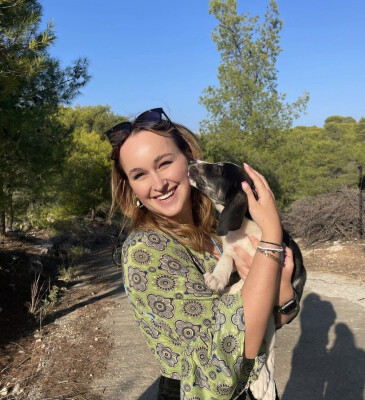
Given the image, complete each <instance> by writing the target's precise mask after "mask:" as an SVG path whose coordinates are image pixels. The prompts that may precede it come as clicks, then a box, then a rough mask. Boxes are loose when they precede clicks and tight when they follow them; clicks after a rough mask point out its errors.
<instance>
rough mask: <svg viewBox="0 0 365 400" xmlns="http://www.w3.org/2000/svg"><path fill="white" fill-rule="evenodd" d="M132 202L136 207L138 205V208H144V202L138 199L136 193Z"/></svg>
mask: <svg viewBox="0 0 365 400" xmlns="http://www.w3.org/2000/svg"><path fill="white" fill-rule="evenodd" d="M132 204H133V206H134V207H136V208H137V207H138V208H142V207H143V204H142V203H141V202H140V200H139V199H138V197H137V196H136V195H135V194H134V195H133V198H132Z"/></svg>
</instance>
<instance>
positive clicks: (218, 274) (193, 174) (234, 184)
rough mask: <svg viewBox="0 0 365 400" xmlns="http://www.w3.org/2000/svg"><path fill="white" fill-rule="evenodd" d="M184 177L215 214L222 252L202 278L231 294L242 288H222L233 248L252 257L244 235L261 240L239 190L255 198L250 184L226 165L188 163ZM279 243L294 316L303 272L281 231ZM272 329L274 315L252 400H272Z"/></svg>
mask: <svg viewBox="0 0 365 400" xmlns="http://www.w3.org/2000/svg"><path fill="white" fill-rule="evenodd" d="M188 173H189V181H190V184H191V185H192V186H193V187H195V188H196V189H198V190H199V191H200V192H201V193H203V194H204V195H205V196H207V197H208V198H209V199H210V200H211V201H212V203H213V205H214V207H215V209H216V210H217V212H218V213H219V218H218V225H217V228H216V233H217V235H218V236H220V237H221V238H222V244H223V252H222V255H221V257H220V259H219V261H218V263H217V265H216V267H215V268H214V271H213V273H205V274H204V280H205V283H206V285H207V286H208V287H209V288H210V289H213V290H218V291H224V292H228V293H234V292H236V291H237V290H239V289H240V288H241V287H242V285H243V282H242V281H240V282H238V283H236V284H235V285H233V286H231V287H228V288H227V287H226V286H227V284H228V282H229V279H230V276H231V274H232V272H233V270H234V260H233V257H234V254H235V251H234V250H233V246H234V245H237V246H239V247H241V248H243V249H244V250H245V251H246V252H247V253H249V254H250V255H251V256H252V257H253V255H254V254H255V252H256V249H255V248H254V247H253V245H252V243H251V241H250V239H249V238H248V235H252V236H254V237H256V238H257V239H258V240H260V239H261V230H260V228H259V227H258V225H257V224H256V223H255V222H254V221H253V220H252V218H251V216H250V213H249V210H248V201H247V195H246V193H245V192H244V191H243V190H242V187H241V182H243V181H246V182H247V183H248V184H249V185H250V186H251V188H252V190H253V192H254V194H255V196H256V197H257V195H256V192H255V188H254V184H253V181H252V179H251V178H250V177H249V176H248V174H247V173H246V171H245V170H244V169H243V168H241V167H239V166H238V165H236V164H233V163H229V162H218V163H214V164H212V163H207V162H204V161H200V160H191V161H190V162H189V166H188ZM283 242H284V243H285V245H286V246H288V247H289V248H290V249H292V251H293V258H294V269H293V273H292V277H291V282H292V286H293V289H294V291H295V293H296V296H297V302H298V306H297V313H296V314H295V315H297V314H298V312H299V301H300V299H301V297H302V294H303V289H304V284H305V281H306V271H305V268H304V264H303V257H302V254H301V251H300V249H299V247H298V245H297V243H296V242H295V241H294V240H293V238H292V237H291V236H290V235H289V234H288V232H286V231H285V230H284V229H283ZM295 315H294V316H295ZM275 329H276V327H275V321H274V315H272V317H271V319H270V321H269V324H268V327H267V330H266V332H265V341H266V344H267V352H266V361H265V365H264V367H263V368H262V370H261V372H260V375H259V378H258V379H257V381H255V382H254V384H253V385H251V387H250V389H251V391H252V393H253V395H254V396H255V398H256V399H262V400H266V399H267V400H269V399H274V398H275V383H274V380H273V370H274V344H275Z"/></svg>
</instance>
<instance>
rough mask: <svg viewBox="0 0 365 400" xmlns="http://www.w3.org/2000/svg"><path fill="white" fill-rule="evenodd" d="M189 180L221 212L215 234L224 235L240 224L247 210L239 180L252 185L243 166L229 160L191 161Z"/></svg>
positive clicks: (245, 198)
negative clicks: (217, 161) (212, 161)
mask: <svg viewBox="0 0 365 400" xmlns="http://www.w3.org/2000/svg"><path fill="white" fill-rule="evenodd" d="M189 181H190V184H191V185H192V186H194V187H195V188H196V189H198V190H199V191H200V192H202V193H203V194H204V195H205V196H207V197H209V198H210V199H211V200H212V202H213V204H214V206H215V208H216V209H217V211H218V212H219V213H220V216H219V222H218V226H217V235H219V236H225V235H227V233H228V231H236V230H237V229H239V228H240V227H241V225H242V221H243V217H244V216H245V214H246V211H247V196H246V193H245V192H244V191H243V190H242V187H241V182H243V181H246V182H247V183H248V184H249V185H250V186H251V187H253V182H252V180H251V178H250V177H249V176H248V175H247V173H246V171H245V170H244V169H243V168H241V167H239V166H238V165H236V164H232V163H229V162H219V163H215V164H211V163H207V162H204V161H199V160H191V161H190V163H189Z"/></svg>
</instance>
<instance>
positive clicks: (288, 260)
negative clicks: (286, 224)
mask: <svg viewBox="0 0 365 400" xmlns="http://www.w3.org/2000/svg"><path fill="white" fill-rule="evenodd" d="M284 255H285V258H284V264H283V268H282V270H281V278H280V284H279V288H278V291H277V296H276V299H275V305H277V306H282V305H283V304H285V303H286V302H288V301H290V300H291V299H293V297H294V291H293V286H292V282H291V277H292V274H293V270H294V258H293V251H292V250H291V249H290V248H289V247H287V246H285V245H284ZM297 314H298V312H297V313H294V312H293V314H288V315H283V314H280V313H275V325H276V326H277V327H281V326H283V325H285V324H287V323H289V322H290V321H291V320H293V319H294V317H295V316H296V315H297Z"/></svg>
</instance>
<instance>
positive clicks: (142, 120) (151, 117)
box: [135, 108, 162, 126]
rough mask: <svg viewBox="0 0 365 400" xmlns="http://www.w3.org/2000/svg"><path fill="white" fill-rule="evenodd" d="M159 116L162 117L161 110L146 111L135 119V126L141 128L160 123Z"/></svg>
mask: <svg viewBox="0 0 365 400" xmlns="http://www.w3.org/2000/svg"><path fill="white" fill-rule="evenodd" d="M161 116H162V109H161V108H156V109H153V110H148V111H145V112H144V113H142V114H141V115H139V116H138V117H137V118H136V120H135V124H136V125H140V126H143V125H148V124H149V123H159V122H161Z"/></svg>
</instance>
